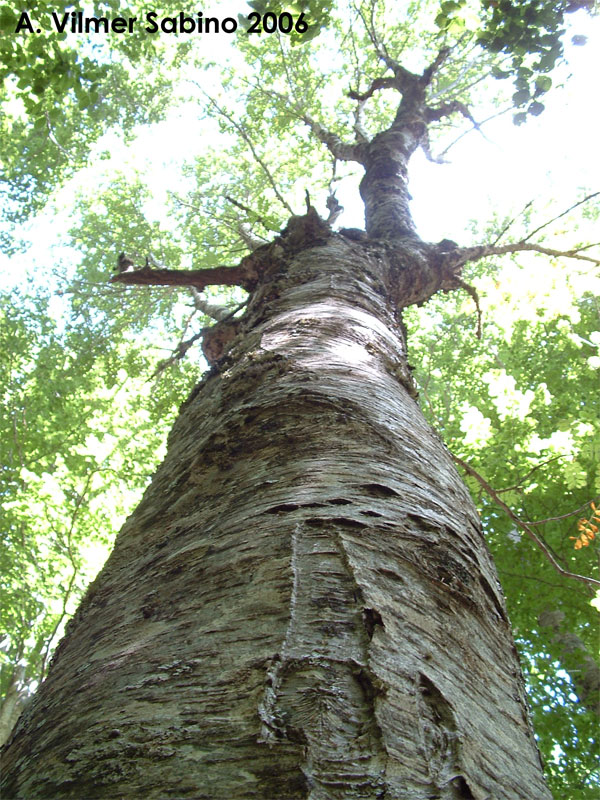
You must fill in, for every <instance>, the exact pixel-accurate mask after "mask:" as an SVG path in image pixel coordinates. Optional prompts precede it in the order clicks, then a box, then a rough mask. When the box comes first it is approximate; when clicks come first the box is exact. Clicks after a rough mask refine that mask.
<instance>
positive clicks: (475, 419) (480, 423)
mask: <svg viewBox="0 0 600 800" xmlns="http://www.w3.org/2000/svg"><path fill="white" fill-rule="evenodd" d="M460 411H461V412H462V415H463V416H462V420H461V422H460V429H461V431H463V432H464V434H465V435H464V437H463V443H464V444H470V445H476V446H477V447H484V446H485V444H486V442H487V441H488V439H490V438H491V436H492V434H493V428H492V422H491V420H490V419H488V418H487V417H484V415H483V414H482V413H481V411H480V410H479V409H478V408H475V406H472V405H469V403H466V402H465V403H461V405H460Z"/></svg>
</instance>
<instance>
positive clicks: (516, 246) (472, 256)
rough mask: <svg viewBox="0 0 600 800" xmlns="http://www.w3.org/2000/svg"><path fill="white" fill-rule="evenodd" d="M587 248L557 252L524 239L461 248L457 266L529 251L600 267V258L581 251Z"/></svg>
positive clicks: (457, 254)
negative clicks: (586, 254)
mask: <svg viewBox="0 0 600 800" xmlns="http://www.w3.org/2000/svg"><path fill="white" fill-rule="evenodd" d="M583 249H585V248H583V247H578V248H574V249H572V250H555V249H554V248H551V247H543V246H542V245H541V244H531V243H529V242H527V241H525V240H524V239H523V240H522V241H520V242H513V243H512V244H503V245H491V244H490V245H488V244H483V245H477V246H475V247H461V248H459V249H458V250H457V251H456V258H457V260H456V261H455V264H456V265H458V264H465V263H466V262H467V261H479V260H480V259H482V258H485V257H486V256H500V255H504V254H505V253H519V252H522V251H525V250H529V251H531V252H534V253H543V254H544V255H546V256H555V257H557V258H574V259H578V260H579V261H588V262H589V263H591V264H597V265H598V266H600V258H593V257H592V256H584V255H582V254H581V252H580V251H581V250H583Z"/></svg>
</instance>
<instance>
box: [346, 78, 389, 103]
mask: <svg viewBox="0 0 600 800" xmlns="http://www.w3.org/2000/svg"><path fill="white" fill-rule="evenodd" d="M381 89H399V86H398V81H397V80H396V78H375V80H374V81H373V82H372V84H371V85H370V86H369V88H368V89H367V91H366V92H362V93H359V92H355V91H353V90H351V91H349V92H348V97H350V98H351V99H352V100H358V101H360V102H362V103H364V102H365V101H366V100H368V99H369V98H370V97H373V95H374V94H375V92H378V91H380V90H381Z"/></svg>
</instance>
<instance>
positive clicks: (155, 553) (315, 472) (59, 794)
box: [2, 212, 550, 800]
mask: <svg viewBox="0 0 600 800" xmlns="http://www.w3.org/2000/svg"><path fill="white" fill-rule="evenodd" d="M360 238H361V237H351V236H348V235H344V234H332V232H331V231H330V230H328V229H327V228H326V226H324V225H323V224H322V223H320V222H319V221H318V218H317V217H316V215H315V214H312V213H310V212H309V214H308V215H307V216H306V218H293V219H292V221H291V222H290V225H289V226H288V228H287V229H286V231H285V232H284V233H283V234H282V236H281V237H280V238H279V240H278V242H277V243H276V245H273V246H270V247H271V249H270V250H269V249H268V248H267V249H266V250H265V251H264V253H265V254H266V253H268V254H269V255H268V258H266V261H265V262H264V263H262V264H261V263H259V262H260V251H261V248H259V249H258V250H257V251H255V253H253V255H252V258H254V259H255V261H254V262H253V263H254V264H255V266H256V275H257V279H256V280H257V283H256V286H255V288H254V292H253V294H252V296H251V298H250V300H249V303H248V306H247V308H246V311H245V314H244V315H243V317H241V319H240V320H239V329H238V330H237V331H236V335H235V337H234V338H232V339H231V340H230V341H229V342H228V344H229V346H230V349H229V350H228V351H227V352H226V353H225V354H224V355H223V356H222V357H221V358H220V360H218V361H217V363H216V364H215V365H214V366H213V368H212V369H211V371H210V372H209V373H208V374H207V376H206V377H205V378H204V379H203V380H202V381H201V383H200V384H199V386H198V387H196V389H195V390H194V392H192V394H191V396H190V397H189V398H188V400H187V401H186V403H185V404H184V406H183V407H182V410H181V414H180V416H179V418H178V420H177V421H176V423H175V426H174V428H173V430H172V432H171V434H170V437H169V447H168V454H167V457H166V459H165V461H164V462H163V464H162V465H161V466H160V468H159V469H158V471H157V473H156V475H155V477H154V479H153V481H152V484H151V485H150V486H149V488H148V489H147V491H146V493H145V495H144V498H143V500H142V502H141V503H140V505H139V506H138V508H137V509H136V511H135V512H134V513H133V515H132V516H131V517H130V518H129V519H128V521H127V522H126V524H125V526H124V527H123V529H122V530H121V532H120V534H119V536H118V538H117V541H116V544H115V548H114V551H113V553H112V554H111V556H110V558H109V560H108V562H107V564H106V566H105V567H104V569H103V570H102V572H101V573H100V575H99V576H98V578H97V579H96V581H95V582H94V583H93V585H92V586H91V588H90V590H89V592H88V594H87V596H86V597H85V599H84V601H83V602H82V604H81V606H80V608H79V610H78V611H77V613H76V615H75V617H74V618H73V620H72V622H71V623H70V625H69V628H68V632H67V634H66V636H65V638H64V639H63V641H62V642H61V644H60V645H59V647H58V649H57V651H56V654H55V657H54V660H53V663H52V666H51V669H50V673H49V677H48V679H47V680H46V682H45V683H44V684H43V685H42V687H41V688H40V690H39V692H38V694H37V696H36V698H35V699H34V701H33V703H32V704H31V706H30V707H29V708H28V709H27V710H26V712H25V713H24V715H23V716H22V718H21V720H20V722H19V723H18V725H17V728H16V731H15V733H14V736H13V738H12V741H11V742H10V744H9V746H8V748H7V750H6V752H5V756H4V784H3V787H4V788H3V795H2V796H3V798H6V799H7V800H8V798H27V800H34V798H49V797H52V798H55V799H56V800H62V799H63V798H64V799H65V800H66V799H67V798H73V799H74V800H75V799H76V800H82V798H86V800H87V799H89V800H92V799H93V798H111V800H112V799H113V798H117V797H118V798H127V800H132V799H133V798H147V799H149V800H152V799H153V798H156V799H157V800H158V798H161V800H162V799H163V798H167V797H173V798H178V800H181V799H182V798H194V799H195V800H198V799H199V798H210V800H219V798H223V800H232V798H235V800H245V799H246V798H248V799H250V798H257V799H258V798H260V799H261V800H262V799H263V798H274V799H276V800H295V799H296V798H310V800H335V799H337V798H339V799H340V800H350V799H351V798H385V799H386V800H400V799H402V800H426V798H441V799H443V800H450V799H451V798H474V799H475V800H486V799H487V798H493V800H517V799H518V798H523V800H532V798H535V799H536V800H549V799H550V794H549V792H548V790H547V789H546V787H545V785H544V782H543V778H542V773H541V767H540V761H539V756H538V752H537V748H536V745H535V741H534V738H533V734H532V730H531V726H530V723H529V719H528V712H527V703H526V699H525V693H524V689H523V681H522V678H521V673H520V669H519V664H518V658H517V654H516V651H515V648H514V644H513V641H512V638H511V634H510V629H509V624H508V620H507V617H506V612H505V606H504V600H503V597H502V594H501V590H500V587H499V584H498V580H497V577H496V572H495V569H494V566H493V564H492V561H491V558H490V555H489V552H488V550H487V546H486V544H485V541H484V538H483V535H482V532H481V526H480V523H479V519H478V516H477V513H476V510H475V508H474V506H473V504H472V502H471V500H470V498H469V495H468V492H467V490H466V488H465V486H464V485H463V484H462V482H461V481H460V479H459V477H458V475H457V473H456V471H455V468H454V466H453V463H452V461H451V458H450V456H449V454H448V453H447V451H446V450H445V448H444V446H443V444H442V443H441V441H440V440H439V438H438V437H437V435H436V434H435V433H434V432H433V431H432V430H431V429H430V428H429V426H428V425H427V423H426V422H425V420H424V417H423V415H422V413H421V412H420V410H419V408H418V405H417V404H416V402H415V399H414V395H415V391H414V387H413V385H412V380H411V377H410V368H409V366H408V363H407V359H406V347H405V341H404V336H403V332H402V327H401V324H400V319H399V312H398V308H399V307H401V306H403V305H406V304H407V303H408V302H415V298H418V297H420V296H423V295H424V294H425V293H426V292H427V291H430V290H432V288H433V287H435V290H437V289H438V288H440V287H442V288H443V286H444V282H446V284H450V283H451V277H449V276H444V269H443V264H442V263H441V262H439V263H437V266H436V263H435V258H434V256H435V247H434V246H430V245H425V244H424V243H418V242H416V243H415V242H414V241H413V240H412V238H411V237H407V238H406V239H405V240H402V239H398V240H397V241H396V242H394V243H393V244H390V243H388V244H381V243H379V244H377V243H373V242H371V241H369V240H368V239H364V240H362V241H361V240H360ZM275 246H276V247H277V248H278V250H277V253H276V257H274V255H273V254H274V250H273V247H275Z"/></svg>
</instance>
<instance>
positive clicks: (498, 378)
mask: <svg viewBox="0 0 600 800" xmlns="http://www.w3.org/2000/svg"><path fill="white" fill-rule="evenodd" d="M482 380H483V381H484V382H485V383H487V385H488V391H489V393H490V397H491V398H492V400H493V402H494V405H495V406H496V410H497V411H498V416H499V417H500V419H501V420H503V421H504V420H505V419H506V418H507V417H513V418H515V417H516V418H517V419H519V420H524V419H525V417H526V416H527V415H528V414H529V409H530V408H531V403H532V402H533V400H534V398H535V392H533V391H532V390H531V389H527V390H526V391H525V392H522V391H521V390H520V389H517V382H516V380H515V379H514V378H513V376H512V375H508V374H507V373H506V371H505V370H503V369H501V370H491V371H490V372H486V373H485V374H484V375H483V376H482Z"/></svg>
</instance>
